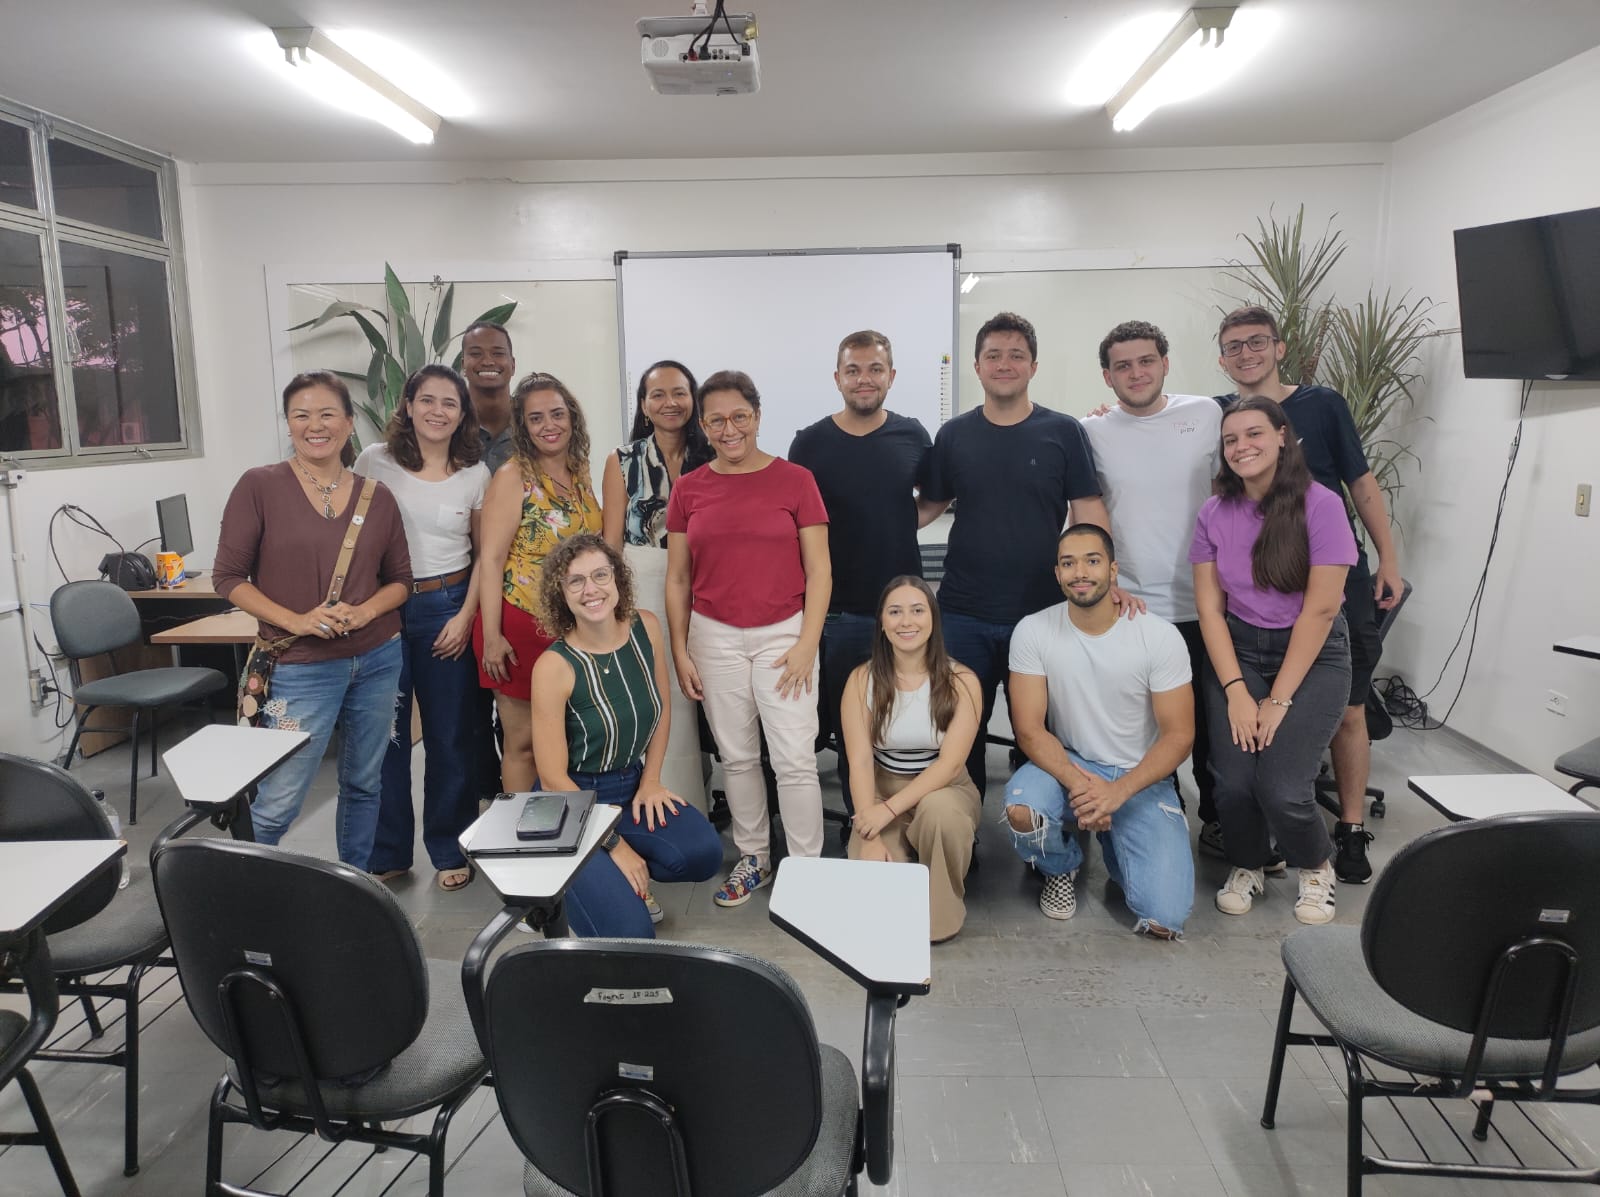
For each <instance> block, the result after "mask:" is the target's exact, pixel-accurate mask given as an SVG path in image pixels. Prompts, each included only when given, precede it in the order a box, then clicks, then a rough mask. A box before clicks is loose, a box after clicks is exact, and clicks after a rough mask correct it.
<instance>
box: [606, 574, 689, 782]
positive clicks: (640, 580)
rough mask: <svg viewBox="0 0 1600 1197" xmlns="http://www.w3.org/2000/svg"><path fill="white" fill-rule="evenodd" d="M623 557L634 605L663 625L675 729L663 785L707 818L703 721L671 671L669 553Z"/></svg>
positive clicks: (663, 770)
mask: <svg viewBox="0 0 1600 1197" xmlns="http://www.w3.org/2000/svg"><path fill="white" fill-rule="evenodd" d="M622 553H623V556H624V557H625V558H626V559H627V562H628V567H629V568H630V569H632V570H633V604H634V606H635V607H637V608H639V610H641V611H649V612H651V613H652V614H653V615H655V617H656V618H657V619H659V620H660V621H661V648H662V650H663V651H664V652H665V653H666V655H667V687H668V689H669V690H671V692H672V695H671V710H672V728H671V730H670V731H669V732H668V733H667V756H666V759H665V760H664V761H662V763H661V784H662V785H664V786H666V787H667V789H669V790H671V791H672V792H673V793H674V794H676V795H677V796H678V797H680V798H682V799H684V801H686V802H688V803H689V805H690V806H692V807H694V808H695V809H696V810H697V811H699V812H700V813H701V814H705V813H706V775H705V766H704V763H703V761H702V759H701V752H700V721H699V718H698V715H697V713H696V711H695V707H694V702H693V700H691V699H689V698H687V697H685V696H684V693H683V691H682V690H680V689H679V688H678V671H677V670H676V669H674V668H673V667H672V637H671V635H670V634H669V633H668V631H667V550H666V549H655V548H651V547H649V546H648V545H634V544H630V545H624V546H623V550H622Z"/></svg>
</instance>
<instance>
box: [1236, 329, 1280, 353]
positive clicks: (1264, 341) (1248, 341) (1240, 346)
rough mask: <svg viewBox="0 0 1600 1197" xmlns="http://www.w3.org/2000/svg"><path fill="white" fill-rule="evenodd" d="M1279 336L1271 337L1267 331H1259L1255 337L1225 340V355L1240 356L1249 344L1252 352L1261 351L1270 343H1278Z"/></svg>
mask: <svg viewBox="0 0 1600 1197" xmlns="http://www.w3.org/2000/svg"><path fill="white" fill-rule="evenodd" d="M1277 343H1278V338H1277V337H1269V336H1267V334H1266V333H1257V334H1256V335H1255V336H1253V337H1246V338H1245V339H1244V340H1242V341H1224V342H1223V343H1222V356H1223V357H1238V356H1239V355H1240V354H1241V353H1243V352H1244V350H1245V347H1246V346H1249V348H1250V352H1251V353H1260V352H1261V351H1262V350H1263V349H1265V348H1266V347H1267V346H1268V345H1276V344H1277Z"/></svg>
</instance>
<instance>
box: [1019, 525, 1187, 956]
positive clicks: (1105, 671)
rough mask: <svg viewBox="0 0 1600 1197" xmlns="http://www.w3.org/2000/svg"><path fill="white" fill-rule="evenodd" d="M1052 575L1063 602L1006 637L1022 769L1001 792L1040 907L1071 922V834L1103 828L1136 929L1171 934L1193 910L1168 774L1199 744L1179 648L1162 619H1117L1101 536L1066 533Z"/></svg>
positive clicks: (1084, 529) (1183, 826)
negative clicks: (1034, 872) (1040, 886)
mask: <svg viewBox="0 0 1600 1197" xmlns="http://www.w3.org/2000/svg"><path fill="white" fill-rule="evenodd" d="M1055 575H1056V582H1057V583H1058V584H1059V585H1060V587H1061V590H1062V593H1063V594H1065V595H1066V597H1067V601H1066V602H1064V603H1058V604H1057V605H1056V606H1054V607H1048V608H1046V609H1045V610H1043V611H1040V612H1037V613H1036V614H1033V615H1029V616H1027V617H1026V618H1024V619H1023V620H1022V621H1021V622H1020V623H1018V624H1017V628H1016V631H1015V632H1014V633H1013V634H1012V637H1011V680H1010V686H1009V701H1010V704H1011V726H1012V727H1013V729H1015V731H1016V735H1017V746H1018V747H1019V748H1021V749H1022V750H1023V751H1024V752H1025V753H1027V755H1028V760H1029V762H1030V763H1029V764H1026V765H1024V766H1022V768H1021V769H1019V770H1017V772H1016V774H1015V775H1014V776H1013V777H1012V778H1011V781H1010V782H1009V783H1008V784H1007V785H1006V818H1007V820H1008V821H1009V822H1010V824H1011V830H1012V836H1013V839H1014V842H1015V846H1016V849H1017V854H1018V855H1019V856H1021V857H1022V859H1023V860H1024V861H1026V862H1027V863H1029V864H1031V865H1033V866H1034V867H1035V868H1037V869H1038V870H1039V872H1041V873H1043V874H1044V877H1045V884H1044V891H1043V892H1042V893H1041V894H1040V896H1039V909H1040V910H1041V911H1042V912H1043V913H1044V914H1045V915H1047V916H1048V917H1050V918H1054V919H1069V918H1071V917H1072V916H1073V914H1075V913H1076V912H1077V908H1078V902H1077V878H1078V870H1079V867H1080V866H1081V865H1082V864H1083V850H1082V849H1081V848H1080V847H1079V846H1078V840H1077V836H1076V835H1075V834H1071V833H1075V832H1076V831H1078V830H1079V829H1082V830H1085V831H1093V832H1096V833H1098V838H1099V840H1100V849H1101V853H1102V854H1103V855H1104V857H1105V863H1106V871H1107V872H1108V873H1109V874H1110V875H1111V879H1112V880H1113V881H1114V882H1116V883H1117V885H1118V886H1120V887H1121V889H1122V892H1123V895H1124V897H1125V898H1126V900H1127V903H1128V908H1129V909H1130V910H1132V911H1133V913H1134V916H1135V918H1137V920H1138V922H1137V923H1136V925H1135V927H1134V929H1135V930H1136V931H1140V932H1143V933H1145V934H1148V935H1152V936H1155V937H1157V938H1160V939H1176V938H1178V937H1179V936H1180V935H1181V934H1182V932H1183V924H1184V921H1185V920H1186V919H1187V918H1188V917H1189V911H1190V909H1191V908H1192V907H1193V905H1194V857H1193V855H1192V854H1191V853H1190V850H1189V826H1188V822H1187V820H1186V819H1185V818H1184V814H1183V808H1182V807H1181V806H1180V805H1179V802H1178V795H1177V793H1176V791H1174V790H1173V788H1172V780H1171V778H1172V771H1173V770H1174V769H1176V768H1177V767H1178V762H1180V761H1181V760H1183V758H1184V757H1185V756H1187V755H1188V753H1189V749H1190V746H1191V744H1192V743H1193V740H1194V695H1193V692H1192V691H1191V690H1190V687H1189V678H1190V674H1189V653H1188V649H1187V648H1186V647H1185V645H1184V642H1183V637H1182V636H1180V635H1179V634H1178V629H1177V628H1175V627H1173V625H1172V624H1171V623H1169V622H1168V621H1167V620H1165V619H1162V618H1161V617H1160V616H1158V615H1151V614H1146V615H1141V616H1139V617H1138V618H1136V619H1132V620H1129V619H1122V618H1119V609H1118V607H1117V605H1116V604H1115V603H1113V602H1112V601H1111V598H1110V596H1111V589H1112V587H1113V586H1114V585H1115V584H1116V581H1117V564H1116V549H1115V547H1114V545H1113V543H1112V540H1111V534H1110V533H1109V532H1107V531H1106V530H1105V529H1104V528H1101V527H1099V526H1097V525H1095V524H1074V525H1073V526H1072V527H1070V528H1068V529H1067V530H1066V531H1065V532H1063V533H1062V534H1061V539H1060V540H1059V541H1058V542H1057V546H1056V568H1055Z"/></svg>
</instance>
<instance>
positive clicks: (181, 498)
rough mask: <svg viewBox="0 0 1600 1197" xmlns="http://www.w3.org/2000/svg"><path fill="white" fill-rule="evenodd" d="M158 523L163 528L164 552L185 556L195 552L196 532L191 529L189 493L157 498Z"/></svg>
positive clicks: (162, 546)
mask: <svg viewBox="0 0 1600 1197" xmlns="http://www.w3.org/2000/svg"><path fill="white" fill-rule="evenodd" d="M156 524H157V525H158V526H159V527H160V529H161V551H162V552H164V553H178V554H180V555H181V556H185V557H187V556H188V555H189V554H190V553H192V552H194V534H193V533H192V532H190V531H189V496H188V495H173V496H172V497H171V498H169V499H158V500H156Z"/></svg>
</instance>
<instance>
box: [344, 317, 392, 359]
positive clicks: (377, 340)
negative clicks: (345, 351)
mask: <svg viewBox="0 0 1600 1197" xmlns="http://www.w3.org/2000/svg"><path fill="white" fill-rule="evenodd" d="M350 317H351V319H353V320H354V321H355V322H356V323H357V324H359V325H360V326H361V331H362V332H364V333H365V334H366V335H367V344H369V345H371V346H372V352H373V353H376V354H380V355H384V356H387V354H388V352H389V342H388V341H386V340H384V338H383V334H382V333H380V332H379V331H378V326H377V325H375V324H373V323H372V321H370V320H368V319H367V318H366V317H365V316H363V315H362V314H361V313H360V312H351V313H350Z"/></svg>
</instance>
